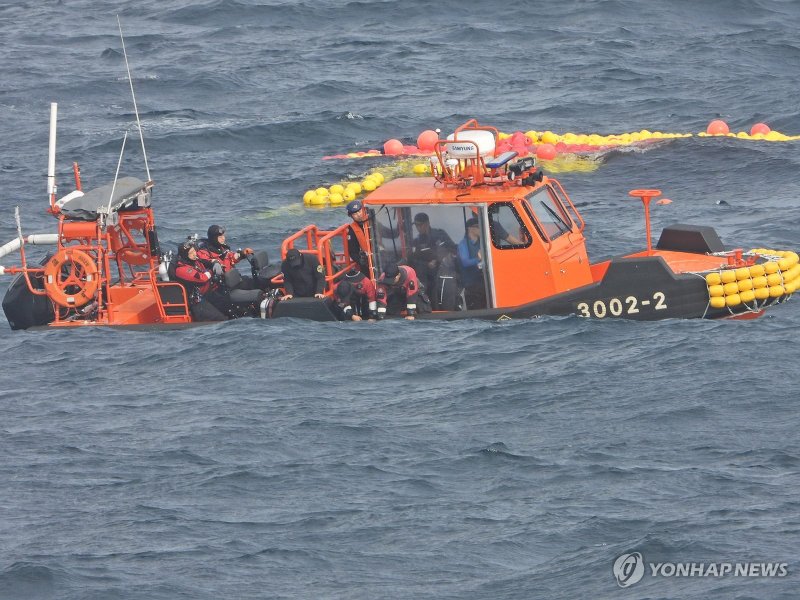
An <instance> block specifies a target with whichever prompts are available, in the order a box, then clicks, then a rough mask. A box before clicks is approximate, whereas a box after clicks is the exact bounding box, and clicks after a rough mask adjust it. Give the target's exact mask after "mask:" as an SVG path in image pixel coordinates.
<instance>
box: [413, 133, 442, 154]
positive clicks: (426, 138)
mask: <svg viewBox="0 0 800 600" xmlns="http://www.w3.org/2000/svg"><path fill="white" fill-rule="evenodd" d="M438 141H439V134H438V133H436V132H435V131H433V130H432V129H426V130H425V131H423V132H422V133H420V134H419V135H418V136H417V147H418V148H419V149H420V150H422V151H423V152H433V147H434V146H435V145H436V142H438Z"/></svg>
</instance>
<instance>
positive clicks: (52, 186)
mask: <svg viewBox="0 0 800 600" xmlns="http://www.w3.org/2000/svg"><path fill="white" fill-rule="evenodd" d="M57 119H58V104H56V103H55V102H51V103H50V148H49V155H48V161H47V196H48V199H49V200H50V207H51V208H52V206H53V203H54V202H55V196H56V121H57Z"/></svg>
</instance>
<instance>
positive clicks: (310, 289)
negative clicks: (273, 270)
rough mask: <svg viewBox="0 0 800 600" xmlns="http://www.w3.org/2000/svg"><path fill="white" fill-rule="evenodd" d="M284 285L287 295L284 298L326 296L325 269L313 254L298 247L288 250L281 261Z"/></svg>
mask: <svg viewBox="0 0 800 600" xmlns="http://www.w3.org/2000/svg"><path fill="white" fill-rule="evenodd" d="M281 271H282V272H283V287H284V290H286V295H285V296H283V298H282V299H283V300H291V299H292V298H293V297H294V296H297V297H298V298H311V297H312V296H313V297H314V298H324V297H325V294H323V292H324V291H325V270H324V269H323V268H322V265H321V264H319V261H318V260H317V257H316V256H314V255H313V254H303V253H302V252H300V251H299V250H298V249H297V248H291V249H289V251H288V252H286V259H285V260H284V261H283V262H282V263H281Z"/></svg>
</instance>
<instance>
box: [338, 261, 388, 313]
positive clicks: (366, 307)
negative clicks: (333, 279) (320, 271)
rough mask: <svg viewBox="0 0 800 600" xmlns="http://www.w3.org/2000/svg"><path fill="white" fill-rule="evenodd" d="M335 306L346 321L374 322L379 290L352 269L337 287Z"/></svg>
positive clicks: (359, 272) (370, 281) (369, 280)
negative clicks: (367, 320)
mask: <svg viewBox="0 0 800 600" xmlns="http://www.w3.org/2000/svg"><path fill="white" fill-rule="evenodd" d="M333 300H334V306H335V307H336V309H337V312H338V313H339V316H340V318H341V319H342V320H344V321H361V320H363V319H370V320H373V319H375V318H376V317H377V308H378V304H377V290H376V289H375V284H374V283H372V280H371V279H368V278H367V277H365V276H364V274H363V273H362V272H361V271H359V270H358V269H351V270H350V271H348V272H347V273H345V275H344V278H343V279H342V280H341V281H340V282H339V285H337V286H336V289H335V290H334V294H333Z"/></svg>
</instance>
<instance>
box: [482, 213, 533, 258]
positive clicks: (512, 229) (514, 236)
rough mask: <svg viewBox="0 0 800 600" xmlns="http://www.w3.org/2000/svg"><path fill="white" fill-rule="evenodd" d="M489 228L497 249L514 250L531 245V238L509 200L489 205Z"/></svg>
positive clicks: (493, 243)
mask: <svg viewBox="0 0 800 600" xmlns="http://www.w3.org/2000/svg"><path fill="white" fill-rule="evenodd" d="M489 230H490V231H491V238H492V245H494V247H495V248H497V249H499V250H516V249H518V248H527V247H528V246H530V245H531V242H532V238H531V234H530V232H529V231H528V228H527V227H525V224H524V223H523V222H522V219H521V218H520V216H519V213H517V210H516V209H515V208H514V206H513V205H512V204H511V203H510V202H497V203H495V204H492V205H491V206H490V207H489Z"/></svg>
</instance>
